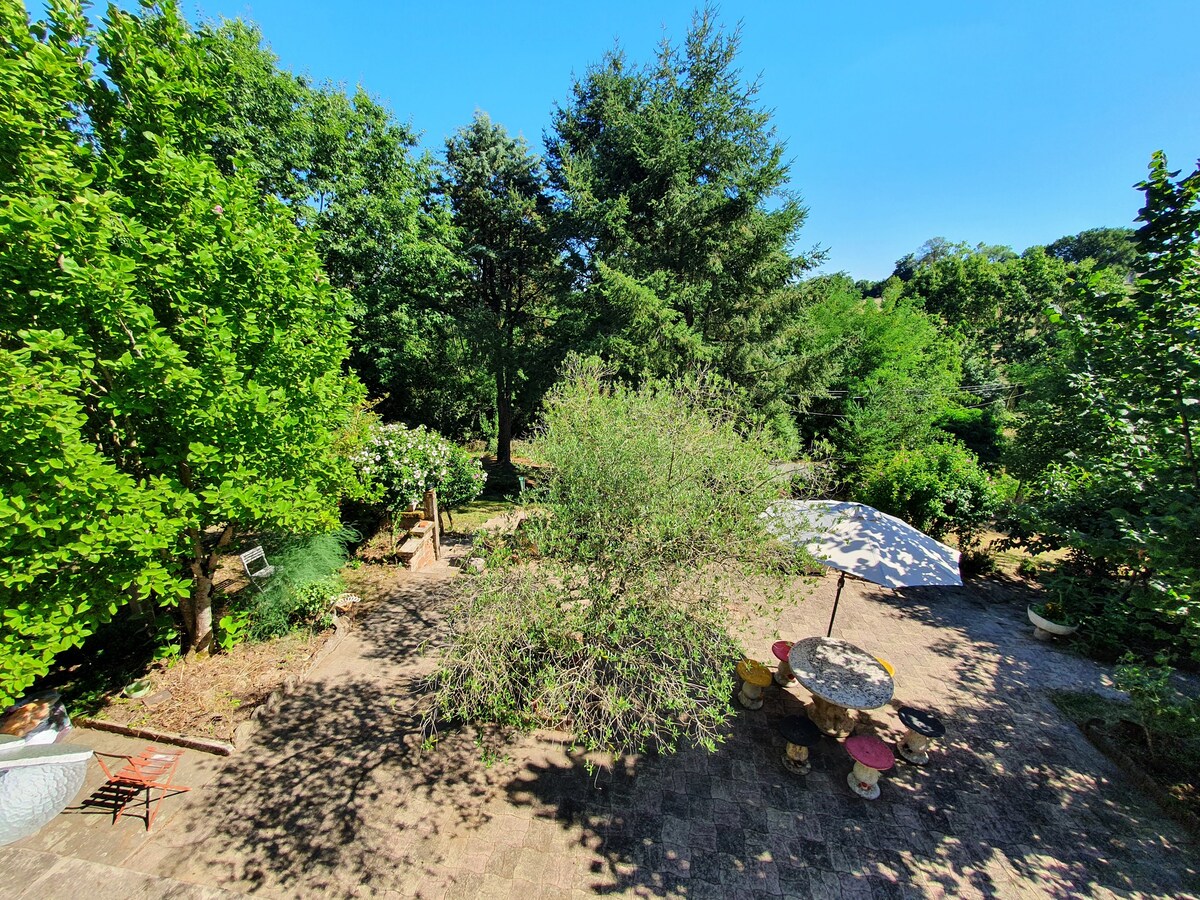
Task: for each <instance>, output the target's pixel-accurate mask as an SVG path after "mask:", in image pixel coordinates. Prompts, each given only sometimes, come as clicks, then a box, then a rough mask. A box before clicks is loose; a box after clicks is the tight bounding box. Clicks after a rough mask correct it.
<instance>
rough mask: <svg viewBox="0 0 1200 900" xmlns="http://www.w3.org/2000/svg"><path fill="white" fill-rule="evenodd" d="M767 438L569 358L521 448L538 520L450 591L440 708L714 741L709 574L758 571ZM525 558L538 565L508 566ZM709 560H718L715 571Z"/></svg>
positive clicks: (623, 735)
mask: <svg viewBox="0 0 1200 900" xmlns="http://www.w3.org/2000/svg"><path fill="white" fill-rule="evenodd" d="M768 449H769V448H768V447H765V446H763V445H762V444H761V443H760V441H759V439H758V436H757V435H751V436H749V437H742V436H740V435H739V434H738V432H737V430H736V429H735V428H734V427H733V423H732V421H731V420H730V418H729V416H728V413H727V412H722V411H721V410H717V409H706V408H705V407H703V406H701V405H699V404H698V403H697V400H696V397H695V395H694V394H692V393H686V392H684V391H681V390H680V389H672V388H669V387H667V386H664V385H660V384H651V385H647V386H645V387H643V388H641V389H640V390H632V389H629V388H624V387H620V386H612V385H608V384H606V383H605V382H604V380H603V379H602V375H601V371H600V369H599V368H598V367H597V365H596V364H595V363H589V364H572V365H571V366H570V367H569V368H568V370H567V373H566V375H565V377H564V380H563V381H562V382H561V383H560V385H559V386H558V387H556V388H555V390H554V391H553V392H552V394H551V395H550V397H549V399H548V403H547V411H546V422H545V426H544V430H543V432H542V434H541V435H540V437H539V439H538V441H537V442H536V443H535V444H534V452H535V453H537V454H538V455H539V457H541V458H542V459H544V460H545V461H546V463H548V464H549V466H550V468H549V469H548V470H545V473H546V480H545V482H544V483H543V484H542V486H540V487H539V488H538V489H537V490H536V491H534V492H533V493H534V499H535V500H536V502H537V504H538V507H539V508H540V509H542V510H543V514H542V515H538V516H535V517H534V518H532V519H531V520H529V521H528V522H527V523H526V524H525V525H523V526H522V528H521V529H520V530H519V531H518V532H517V534H516V535H515V536H514V537H513V538H511V539H509V540H507V541H505V542H503V544H502V545H500V544H497V548H498V550H497V552H498V553H500V552H502V553H503V554H504V556H505V557H507V558H506V559H505V558H495V559H493V561H492V562H493V565H492V566H490V567H489V569H488V570H487V571H486V572H485V573H484V574H483V575H482V576H481V577H479V578H476V579H472V580H470V581H469V582H468V583H466V584H465V586H464V595H463V597H462V599H461V601H460V603H459V605H458V608H457V609H456V610H455V612H454V613H453V615H452V616H451V617H450V636H449V640H448V642H447V647H446V650H445V652H444V655H443V658H442V662H441V666H440V668H439V671H438V673H437V675H436V677H435V682H436V685H437V688H438V697H439V710H440V712H441V714H442V715H445V716H449V717H455V718H466V719H470V720H477V721H488V722H499V723H503V724H508V725H515V726H517V727H520V728H533V727H537V726H545V725H548V726H551V727H566V728H569V729H570V730H572V731H573V733H574V734H575V736H576V740H578V741H579V742H580V743H581V744H582V745H583V746H585V747H588V748H590V749H598V750H603V751H606V752H612V753H620V752H626V751H645V750H649V749H652V748H653V749H661V750H668V751H669V750H672V749H674V748H676V747H677V746H679V745H680V744H681V743H694V744H700V745H702V746H706V747H712V746H713V745H714V744H715V742H717V741H719V740H720V739H721V726H722V725H723V724H724V723H725V722H726V721H727V720H728V718H729V716H730V715H731V713H732V710H731V709H730V707H729V697H730V695H731V692H732V688H733V680H732V666H733V664H734V662H736V659H737V657H738V655H739V654H738V651H737V647H736V644H735V643H734V641H733V640H732V639H731V637H730V636H729V632H728V627H727V625H726V620H727V617H728V613H727V611H726V607H725V603H726V600H727V597H728V591H729V590H731V589H732V587H731V585H730V584H728V583H727V582H726V581H725V580H724V579H723V578H722V576H721V573H720V572H719V571H718V568H719V569H720V570H722V571H725V572H729V571H739V572H740V574H745V572H748V571H761V570H762V568H763V566H764V564H766V563H768V562H774V563H778V562H779V561H780V557H779V556H777V555H776V553H782V554H785V555H784V556H783V557H782V558H783V560H784V561H789V560H790V561H792V562H794V561H795V560H794V556H791V555H788V554H787V553H786V551H783V550H775V551H773V550H772V546H771V545H769V544H767V543H766V538H765V536H764V532H763V529H762V528H761V524H760V522H759V521H758V515H759V513H761V511H762V510H763V509H765V508H766V506H767V504H769V503H770V502H771V501H772V500H773V499H776V498H777V497H778V492H777V489H776V487H775V485H776V484H777V482H776V481H775V479H774V478H773V477H772V473H771V471H770V469H769V458H770V457H769V454H768V452H766V451H767V450H768ZM514 549H515V550H516V552H517V555H518V557H519V558H523V556H524V555H525V554H537V555H538V557H539V558H538V559H537V562H536V564H535V565H532V566H530V565H522V564H517V565H513V564H512V563H511V559H512V555H513V552H514ZM714 560H719V561H720V566H719V567H717V566H714V565H713V562H714Z"/></svg>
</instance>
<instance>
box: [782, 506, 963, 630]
mask: <svg viewBox="0 0 1200 900" xmlns="http://www.w3.org/2000/svg"><path fill="white" fill-rule="evenodd" d="M763 518H764V519H766V522H767V530H768V531H770V532H771V533H772V534H774V535H775V536H776V537H778V538H779V539H780V540H783V541H786V542H788V543H790V544H795V545H797V546H802V547H804V548H806V549H807V550H808V552H809V553H811V554H812V555H813V556H815V557H816V558H817V559H819V560H820V561H821V562H822V563H824V564H825V565H827V566H829V567H830V568H832V569H837V570H839V571H840V572H841V573H842V575H841V577H839V578H838V585H837V593H836V594H835V595H834V598H833V614H832V615H831V616H830V617H829V630H828V632H827V633H826V637H828V636H829V635H831V634H833V620H834V619H835V618H836V617H837V608H838V600H840V599H841V596H842V586H843V585H844V584H845V583H846V573H849V574H851V575H857V576H858V577H859V578H862V579H865V580H866V581H870V582H872V583H873V584H878V585H882V586H883V587H890V588H898V587H921V586H925V585H961V584H962V577H961V576H960V575H959V573H958V551H957V550H955V549H954V548H953V547H947V546H946V545H945V544H943V543H942V542H941V541H937V540H934V539H933V538H931V537H930V536H929V535H927V534H925V533H924V532H922V531H918V530H917V529H916V528H913V527H912V526H911V525H909V524H908V523H907V522H905V521H903V520H901V519H897V518H896V517H895V516H889V515H888V514H887V513H884V512H880V511H879V510H877V509H875V508H874V507H871V506H866V505H864V504H862V503H842V502H839V501H836V500H780V501H779V502H777V503H772V504H771V505H770V506H769V507H767V511H766V512H765V513H763Z"/></svg>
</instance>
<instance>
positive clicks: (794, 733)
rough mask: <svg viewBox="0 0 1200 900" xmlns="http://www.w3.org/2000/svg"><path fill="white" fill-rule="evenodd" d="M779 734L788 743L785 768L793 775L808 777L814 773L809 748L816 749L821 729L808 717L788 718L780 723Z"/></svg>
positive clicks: (784, 752)
mask: <svg viewBox="0 0 1200 900" xmlns="http://www.w3.org/2000/svg"><path fill="white" fill-rule="evenodd" d="M778 728H779V733H780V734H781V735H783V739H784V740H785V741H787V747H786V749H785V750H784V751H783V766H784V768H785V769H787V770H788V771H789V772H791V773H792V774H793V775H807V774H808V773H809V772H811V771H812V763H810V762H809V761H808V748H809V747H815V746H816V744H817V741H819V740H821V729H820V728H818V727H817V726H816V725H814V724H813V721H812V719H810V718H808V717H807V716H788V717H787V718H785V719H783V720H782V721H780V723H779V725H778Z"/></svg>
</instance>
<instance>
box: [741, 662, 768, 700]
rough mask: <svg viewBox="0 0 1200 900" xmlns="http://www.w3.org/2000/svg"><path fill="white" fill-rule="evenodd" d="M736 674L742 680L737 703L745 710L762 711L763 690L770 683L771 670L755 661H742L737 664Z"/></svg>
mask: <svg viewBox="0 0 1200 900" xmlns="http://www.w3.org/2000/svg"><path fill="white" fill-rule="evenodd" d="M737 673H738V678H740V679H742V689H741V690H740V691H738V702H739V703H740V704H742V706H744V707H746V709H762V705H763V701H762V694H763V688H765V687H766V686H767V685H768V684H770V683H771V670H770V669H768V668H767V667H766V666H764V665H763V664H762V663H760V662H759V661H758V660H756V659H743V660H742V661H741V662H740V663H738V664H737Z"/></svg>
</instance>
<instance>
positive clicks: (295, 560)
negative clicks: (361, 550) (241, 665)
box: [236, 529, 357, 640]
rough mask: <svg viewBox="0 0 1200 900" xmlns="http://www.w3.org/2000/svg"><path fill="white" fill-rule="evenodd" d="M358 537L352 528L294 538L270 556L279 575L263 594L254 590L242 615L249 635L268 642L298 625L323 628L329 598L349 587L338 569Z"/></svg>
mask: <svg viewBox="0 0 1200 900" xmlns="http://www.w3.org/2000/svg"><path fill="white" fill-rule="evenodd" d="M356 537H357V535H356V534H355V533H354V532H352V531H350V530H348V529H341V530H339V531H333V532H329V533H327V534H316V535H309V536H305V537H298V538H293V539H291V540H289V541H287V542H286V543H284V544H283V545H282V546H281V547H280V548H279V549H277V550H274V551H272V552H271V553H269V554H268V557H269V559H270V560H271V564H272V565H274V566H275V574H274V575H272V576H271V578H270V579H268V580H267V582H266V584H265V585H264V586H263V590H262V591H261V592H258V591H254V590H253V589H248V590H246V591H243V592H242V595H243V597H244V598H245V599H244V601H243V603H244V606H242V607H241V608H240V609H239V610H237V611H236V612H244V613H245V614H246V616H247V621H246V625H245V629H246V635H247V636H248V637H250V638H253V639H255V640H266V639H268V638H272V637H278V636H279V635H281V634H286V633H287V632H289V631H291V630H292V629H294V628H296V627H303V626H310V627H311V626H320V625H321V624H322V623H323V616H324V615H325V614H326V613H327V612H328V609H329V600H330V599H331V598H332V597H333V596H335V595H336V594H338V593H340V592H341V591H342V589H343V584H342V580H341V578H340V577H339V576H338V574H337V573H338V571H339V570H340V569H341V568H342V566H343V565H344V564H345V562H346V555H347V554H346V545H347V544H348V543H350V542H351V541H353V540H354V539H355V538H356Z"/></svg>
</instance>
